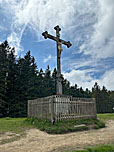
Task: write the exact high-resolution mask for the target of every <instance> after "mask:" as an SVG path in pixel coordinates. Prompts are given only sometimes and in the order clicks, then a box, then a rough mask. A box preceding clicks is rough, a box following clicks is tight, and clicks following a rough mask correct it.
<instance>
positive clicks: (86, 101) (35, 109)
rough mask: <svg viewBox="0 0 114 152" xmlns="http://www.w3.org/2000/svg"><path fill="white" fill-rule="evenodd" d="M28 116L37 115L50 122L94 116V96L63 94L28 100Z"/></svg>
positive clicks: (95, 115)
mask: <svg viewBox="0 0 114 152" xmlns="http://www.w3.org/2000/svg"><path fill="white" fill-rule="evenodd" d="M28 117H37V118H40V119H46V120H49V121H51V122H53V121H56V122H57V121H61V120H66V119H68V120H70V119H78V118H96V117H97V114H96V101H95V99H94V98H75V97H72V96H65V95H53V96H49V97H45V98H38V99H34V100H29V101H28Z"/></svg>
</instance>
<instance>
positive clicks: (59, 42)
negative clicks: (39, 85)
mask: <svg viewBox="0 0 114 152" xmlns="http://www.w3.org/2000/svg"><path fill="white" fill-rule="evenodd" d="M54 29H55V30H56V37H55V36H53V35H50V34H48V32H47V31H45V32H43V33H42V35H43V36H44V38H45V39H47V38H49V39H51V40H54V41H56V43H57V75H56V77H57V86H56V94H57V95H62V83H61V82H62V75H61V60H60V59H61V52H62V44H64V45H66V46H67V47H68V48H69V47H70V46H71V45H72V44H71V43H70V42H69V41H68V42H66V41H64V40H62V39H60V33H59V32H60V31H61V28H60V27H59V26H58V25H57V26H55V27H54Z"/></svg>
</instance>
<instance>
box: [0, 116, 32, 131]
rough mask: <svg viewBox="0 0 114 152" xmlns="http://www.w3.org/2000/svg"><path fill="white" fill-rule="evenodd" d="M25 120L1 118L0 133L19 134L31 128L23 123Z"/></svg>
mask: <svg viewBox="0 0 114 152" xmlns="http://www.w3.org/2000/svg"><path fill="white" fill-rule="evenodd" d="M25 119H26V118H1V119H0V133H3V132H8V131H11V132H15V133H21V132H23V131H25V130H26V129H29V128H31V127H32V126H31V125H28V124H27V123H24V121H25Z"/></svg>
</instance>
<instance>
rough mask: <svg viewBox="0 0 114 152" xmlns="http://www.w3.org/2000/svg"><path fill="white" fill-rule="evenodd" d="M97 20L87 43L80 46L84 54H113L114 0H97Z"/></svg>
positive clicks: (104, 55) (99, 55) (101, 55)
mask: <svg viewBox="0 0 114 152" xmlns="http://www.w3.org/2000/svg"><path fill="white" fill-rule="evenodd" d="M96 18H97V22H96V23H95V24H94V25H93V28H94V30H93V32H92V35H91V37H90V38H89V40H88V41H87V43H86V44H85V43H84V44H82V46H81V47H80V49H81V50H83V51H84V53H85V54H92V55H93V56H96V57H97V58H107V57H112V56H114V1H113V0H99V9H98V12H96Z"/></svg>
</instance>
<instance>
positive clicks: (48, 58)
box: [43, 55, 53, 63]
mask: <svg viewBox="0 0 114 152" xmlns="http://www.w3.org/2000/svg"><path fill="white" fill-rule="evenodd" d="M52 58H53V57H52V56H51V55H49V56H48V57H47V58H45V59H44V60H43V62H44V63H46V62H48V61H49V60H51V59H52Z"/></svg>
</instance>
